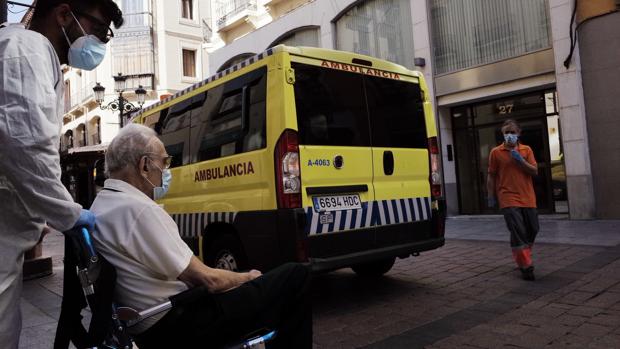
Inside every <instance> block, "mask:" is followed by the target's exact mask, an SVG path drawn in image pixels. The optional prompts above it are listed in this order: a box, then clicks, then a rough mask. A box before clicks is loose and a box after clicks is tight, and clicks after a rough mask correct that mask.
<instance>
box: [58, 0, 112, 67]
mask: <svg viewBox="0 0 620 349" xmlns="http://www.w3.org/2000/svg"><path fill="white" fill-rule="evenodd" d="M71 15H72V16H73V18H74V19H75V22H76V23H77V24H78V26H79V27H80V29H81V30H82V33H84V36H80V37H79V38H77V39H76V40H75V41H73V42H71V41H70V40H69V37H68V36H67V32H66V31H65V28H62V27H61V29H62V32H63V34H64V35H65V39H67V42H68V43H69V57H68V58H69V65H70V66H72V67H74V68H78V69H84V70H93V69H95V68H96V67H97V66H98V65H99V64H101V61H103V57H105V51H106V45H105V44H104V43H103V42H102V41H101V40H100V39H99V38H98V37H96V36H95V35H92V34H86V32H85V31H84V28H82V25H81V24H80V22H79V21H78V20H77V18H75V16H74V15H73V12H72V13H71Z"/></svg>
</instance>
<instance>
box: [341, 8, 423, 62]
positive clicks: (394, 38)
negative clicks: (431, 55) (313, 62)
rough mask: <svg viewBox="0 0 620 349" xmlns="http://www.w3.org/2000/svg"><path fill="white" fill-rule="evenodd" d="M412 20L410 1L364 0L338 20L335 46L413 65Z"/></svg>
mask: <svg viewBox="0 0 620 349" xmlns="http://www.w3.org/2000/svg"><path fill="white" fill-rule="evenodd" d="M411 23H412V22H411V8H410V0H370V1H365V2H363V3H361V4H359V5H356V6H354V7H353V8H352V9H350V10H349V11H347V12H346V13H345V14H344V15H343V16H342V17H340V18H338V20H337V21H336V46H337V49H339V50H344V51H351V52H355V53H361V54H365V55H369V56H373V57H378V58H381V59H386V60H388V61H391V62H396V63H399V64H402V65H404V66H405V67H408V68H413V67H414V63H413V33H412V24H411Z"/></svg>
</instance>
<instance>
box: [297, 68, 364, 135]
mask: <svg viewBox="0 0 620 349" xmlns="http://www.w3.org/2000/svg"><path fill="white" fill-rule="evenodd" d="M293 69H295V104H296V108H297V123H298V126H299V137H300V138H299V141H300V143H301V144H304V145H332V146H336V145H340V146H370V136H369V129H368V115H367V112H366V107H365V102H364V90H363V87H362V75H359V74H353V73H347V72H343V71H338V70H331V69H324V68H321V67H315V66H310V65H304V64H299V63H293Z"/></svg>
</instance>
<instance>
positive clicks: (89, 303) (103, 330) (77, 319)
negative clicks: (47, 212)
mask: <svg viewBox="0 0 620 349" xmlns="http://www.w3.org/2000/svg"><path fill="white" fill-rule="evenodd" d="M64 235H65V260H64V263H65V268H64V280H63V297H62V305H61V311H60V318H59V320H58V327H57V329H56V337H55V340H54V349H67V348H69V343H70V342H72V343H73V345H74V346H75V347H76V348H78V349H81V348H109V349H131V348H133V340H132V338H131V336H130V335H129V333H128V331H127V328H129V327H131V326H133V325H135V324H137V323H139V322H140V321H142V320H144V319H146V318H149V317H151V316H153V315H156V314H159V313H161V312H163V311H166V310H169V309H171V308H172V307H175V306H178V305H182V304H185V303H188V302H191V301H192V300H194V299H196V298H198V297H204V296H205V294H206V293H208V292H207V289H206V287H196V288H192V289H189V290H187V291H185V292H181V293H179V294H177V295H174V296H172V297H170V299H169V300H168V301H167V302H164V303H162V304H158V305H156V306H154V307H151V308H148V309H144V310H141V311H137V310H135V309H132V308H129V307H119V306H117V305H116V304H115V303H114V301H113V294H114V286H115V284H116V270H115V269H114V267H113V266H112V264H110V263H109V262H108V261H107V260H106V259H105V258H104V257H103V256H102V255H100V254H98V253H97V251H96V250H95V247H94V245H93V243H92V237H91V233H90V232H89V231H88V229H86V228H83V227H81V228H74V229H72V230H70V231H67V232H64ZM86 307H88V308H89V309H90V311H91V314H92V316H91V320H90V324H89V326H88V329H86V328H85V327H84V325H83V323H82V319H83V318H82V315H81V312H82V310H83V309H85V308H86ZM276 334H277V332H276V331H270V330H262V331H257V332H255V335H249V336H248V337H247V339H245V340H243V341H241V342H239V343H234V344H232V345H229V346H226V347H224V348H225V349H265V348H268V345H269V342H271V341H272V340H273V339H274V338H275V336H276Z"/></svg>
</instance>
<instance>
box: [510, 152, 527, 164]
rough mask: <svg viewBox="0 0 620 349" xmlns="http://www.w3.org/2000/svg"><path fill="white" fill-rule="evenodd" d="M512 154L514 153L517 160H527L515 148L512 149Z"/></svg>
mask: <svg viewBox="0 0 620 349" xmlns="http://www.w3.org/2000/svg"><path fill="white" fill-rule="evenodd" d="M510 155H512V158H513V159H515V160H517V161H518V162H523V161H525V159H523V156H521V154H520V153H519V152H518V151H517V150H515V149H513V150H511V151H510Z"/></svg>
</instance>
